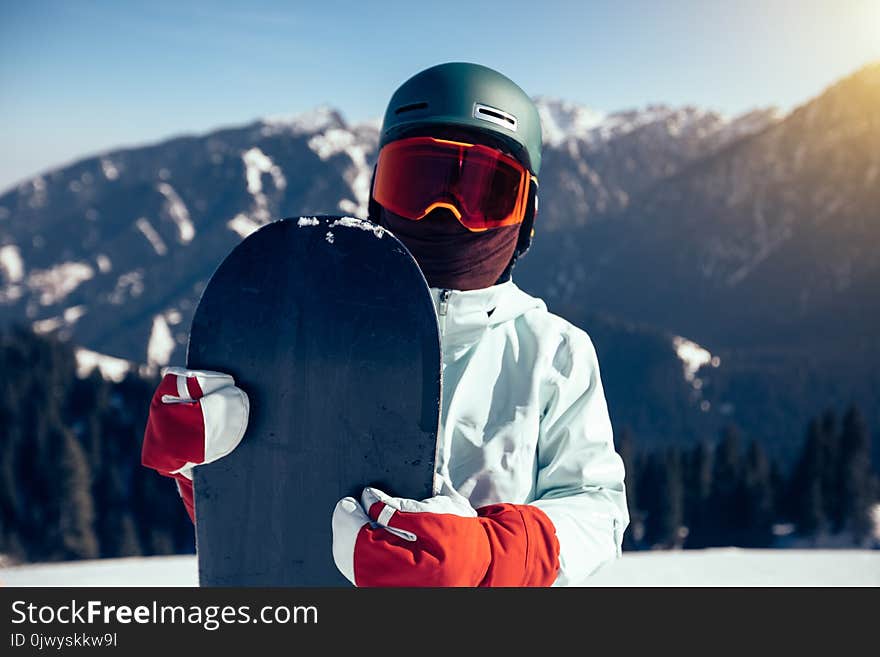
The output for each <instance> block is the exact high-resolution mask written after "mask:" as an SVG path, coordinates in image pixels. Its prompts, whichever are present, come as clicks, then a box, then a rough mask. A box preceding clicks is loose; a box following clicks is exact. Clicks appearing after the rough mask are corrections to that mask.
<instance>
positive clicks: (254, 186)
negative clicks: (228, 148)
mask: <svg viewBox="0 0 880 657" xmlns="http://www.w3.org/2000/svg"><path fill="white" fill-rule="evenodd" d="M241 159H242V161H243V162H244V166H245V178H246V179H247V189H248V191H249V192H250V193H251V194H252V195H254V196H256V195H257V194H261V193H262V191H263V174H264V173H268V174H269V175H270V176H272V182H274V183H275V188H276V189H284V188H285V187H287V179H286V178H285V177H284V174H283V173H282V172H281V168H280V167H279V166H278V165H277V164H275V163H274V162H273V161H272V159H271V158H270V157H269V156H268V155H266V154H265V153H264V152H263V151H261V150H260V149H259V148H257V147H254V148H251V149H250V150H248V151H245V152H244V153H243V154H242V156H241Z"/></svg>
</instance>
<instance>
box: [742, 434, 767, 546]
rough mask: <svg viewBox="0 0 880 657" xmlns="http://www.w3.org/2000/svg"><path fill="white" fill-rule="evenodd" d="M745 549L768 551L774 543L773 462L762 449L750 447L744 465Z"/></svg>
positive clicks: (758, 445) (756, 446)
mask: <svg viewBox="0 0 880 657" xmlns="http://www.w3.org/2000/svg"><path fill="white" fill-rule="evenodd" d="M744 483H745V496H746V514H747V520H746V525H745V534H746V535H745V540H744V545H745V546H746V547H768V546H770V545H771V544H772V543H773V520H774V508H773V483H772V480H771V472H770V462H769V460H768V459H767V454H766V453H765V452H764V450H763V448H762V447H761V445H760V444H759V443H757V442H755V441H752V442H751V443H750V444H749V449H748V453H747V454H746V465H745V478H744Z"/></svg>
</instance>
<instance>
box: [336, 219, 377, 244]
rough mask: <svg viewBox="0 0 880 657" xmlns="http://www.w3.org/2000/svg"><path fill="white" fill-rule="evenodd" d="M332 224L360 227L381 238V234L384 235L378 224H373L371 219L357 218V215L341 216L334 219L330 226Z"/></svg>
mask: <svg viewBox="0 0 880 657" xmlns="http://www.w3.org/2000/svg"><path fill="white" fill-rule="evenodd" d="M334 226H345V227H346V228H360V229H361V230H366V231H368V232H370V233H373V235H375V236H376V237H378V238H379V239H382V236H383V235H385V229H384V228H382V226H380V225H379V224H374V223H373V222H371V221H366V220H365V219H358V218H357V217H341V218H340V219H336V220H335V221H334V222H333V223H331V224H330V228H333V227H334Z"/></svg>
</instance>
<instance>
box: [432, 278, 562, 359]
mask: <svg viewBox="0 0 880 657" xmlns="http://www.w3.org/2000/svg"><path fill="white" fill-rule="evenodd" d="M430 290H431V299H432V300H433V302H434V310H435V311H436V312H437V317H438V320H439V324H440V341H441V344H442V346H443V349H444V351H447V350H452V351H453V352H454V353H457V352H458V351H459V350H460V349H466V348H467V347H469V346H470V345H472V344H473V343H474V342H476V341H478V340H479V339H480V338H481V337H482V336H483V334H484V333H485V332H486V331H487V330H488V329H489V328H491V327H493V326H498V325H499V324H503V323H504V322H507V321H509V320H512V319H515V318H516V317H519V316H520V315H522V314H523V313H525V312H526V311H528V310H531V309H533V308H542V309H546V306H545V305H544V302H543V301H541V300H540V299H537V298H535V297H532V296H530V295H529V294H526V293H525V292H523V291H522V290H520V289H519V287H517V286H516V284H515V283H514V282H513V281H512V280H508V281H506V282H504V283H499V284H498V285H492V286H491V287H486V288H481V289H479V290H467V291H462V290H443V289H441V288H435V287H432V288H430Z"/></svg>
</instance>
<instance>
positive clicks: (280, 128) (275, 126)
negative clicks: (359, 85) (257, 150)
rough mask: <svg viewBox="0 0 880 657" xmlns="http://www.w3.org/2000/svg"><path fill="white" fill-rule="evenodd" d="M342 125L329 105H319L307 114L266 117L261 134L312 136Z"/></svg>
mask: <svg viewBox="0 0 880 657" xmlns="http://www.w3.org/2000/svg"><path fill="white" fill-rule="evenodd" d="M344 125H345V122H344V121H343V120H342V117H341V116H340V115H339V112H337V111H336V110H335V109H333V108H332V107H330V106H329V105H320V106H318V107H316V108H314V109H312V110H309V111H308V112H303V113H302V114H296V115H294V116H270V117H267V118H265V119H263V127H262V129H261V133H262V134H263V135H274V134H278V133H279V132H290V133H293V134H294V135H301V134H312V133H314V132H319V131H322V130H327V129H328V128H335V127H341V126H344Z"/></svg>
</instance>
